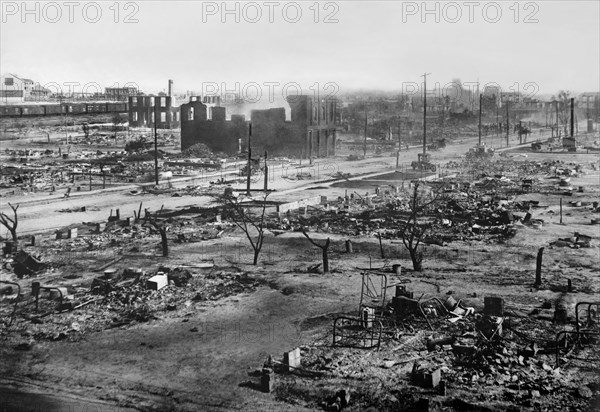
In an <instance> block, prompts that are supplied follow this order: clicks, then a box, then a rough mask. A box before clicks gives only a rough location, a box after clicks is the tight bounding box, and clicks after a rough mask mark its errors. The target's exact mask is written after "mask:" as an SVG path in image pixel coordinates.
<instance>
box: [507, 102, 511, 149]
mask: <svg viewBox="0 0 600 412" xmlns="http://www.w3.org/2000/svg"><path fill="white" fill-rule="evenodd" d="M509 104H510V100H508V99H507V100H506V147H508V146H509V145H508V134H509V132H510V130H509V127H510V124H509V122H508V105H509Z"/></svg>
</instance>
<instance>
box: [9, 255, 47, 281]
mask: <svg viewBox="0 0 600 412" xmlns="http://www.w3.org/2000/svg"><path fill="white" fill-rule="evenodd" d="M14 265H15V268H14V271H15V274H16V275H17V276H18V277H23V276H33V275H35V274H36V273H38V272H40V271H42V270H44V269H45V268H46V264H45V263H43V262H41V261H40V260H39V259H37V258H35V257H33V256H31V255H30V254H29V253H27V252H25V251H24V250H20V251H19V252H18V253H17V255H16V256H15V264H14Z"/></svg>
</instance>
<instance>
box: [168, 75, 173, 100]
mask: <svg viewBox="0 0 600 412" xmlns="http://www.w3.org/2000/svg"><path fill="white" fill-rule="evenodd" d="M172 92H173V80H171V79H169V97H171V96H172Z"/></svg>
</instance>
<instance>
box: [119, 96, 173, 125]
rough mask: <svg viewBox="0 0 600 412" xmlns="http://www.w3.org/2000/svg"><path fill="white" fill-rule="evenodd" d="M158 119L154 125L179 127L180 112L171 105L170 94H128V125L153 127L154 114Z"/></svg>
mask: <svg viewBox="0 0 600 412" xmlns="http://www.w3.org/2000/svg"><path fill="white" fill-rule="evenodd" d="M155 113H156V117H157V119H158V123H157V124H156V127H157V128H159V129H171V128H174V127H179V125H180V112H179V108H178V107H173V106H172V100H171V97H170V96H156V97H154V96H130V97H129V126H130V127H154V116H155Z"/></svg>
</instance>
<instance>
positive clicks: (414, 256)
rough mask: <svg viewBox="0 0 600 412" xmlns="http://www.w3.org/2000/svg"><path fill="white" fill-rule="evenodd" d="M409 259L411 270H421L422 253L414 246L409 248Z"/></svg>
mask: <svg viewBox="0 0 600 412" xmlns="http://www.w3.org/2000/svg"><path fill="white" fill-rule="evenodd" d="M410 260H412V264H413V270H414V271H415V272H422V271H423V253H422V252H419V251H418V250H417V249H416V248H415V249H411V250H410Z"/></svg>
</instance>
